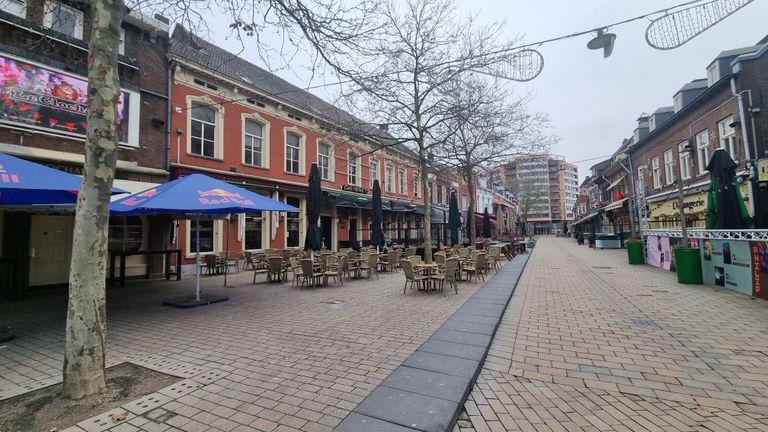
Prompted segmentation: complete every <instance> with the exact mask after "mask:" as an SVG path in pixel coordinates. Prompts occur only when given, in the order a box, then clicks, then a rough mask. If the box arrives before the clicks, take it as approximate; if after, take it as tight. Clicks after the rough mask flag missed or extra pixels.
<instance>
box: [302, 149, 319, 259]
mask: <svg viewBox="0 0 768 432" xmlns="http://www.w3.org/2000/svg"><path fill="white" fill-rule="evenodd" d="M322 201H323V190H322V189H321V188H320V169H319V168H318V167H317V164H316V163H313V164H312V168H310V170H309V187H308V188H307V236H306V237H305V238H304V250H311V251H319V250H320V248H321V247H322V246H323V245H322V242H321V241H320V227H318V226H317V224H318V221H319V220H320V204H321V203H322Z"/></svg>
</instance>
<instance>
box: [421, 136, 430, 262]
mask: <svg viewBox="0 0 768 432" xmlns="http://www.w3.org/2000/svg"><path fill="white" fill-rule="evenodd" d="M419 153H420V156H421V157H420V158H419V164H420V166H419V169H420V170H421V188H422V189H423V190H424V262H425V263H427V264H432V191H431V190H430V189H429V166H428V165H427V158H426V155H423V151H422V152H419Z"/></svg>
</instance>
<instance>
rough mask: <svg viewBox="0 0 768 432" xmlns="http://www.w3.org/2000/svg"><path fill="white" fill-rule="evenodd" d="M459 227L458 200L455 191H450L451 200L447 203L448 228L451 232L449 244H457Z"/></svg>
mask: <svg viewBox="0 0 768 432" xmlns="http://www.w3.org/2000/svg"><path fill="white" fill-rule="evenodd" d="M459 229H461V214H460V213H459V201H458V200H457V199H456V191H451V200H450V203H449V204H448V230H449V231H450V232H451V246H456V245H457V244H459Z"/></svg>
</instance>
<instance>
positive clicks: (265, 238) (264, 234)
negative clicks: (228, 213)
mask: <svg viewBox="0 0 768 432" xmlns="http://www.w3.org/2000/svg"><path fill="white" fill-rule="evenodd" d="M258 213H259V216H258V217H256V216H253V215H254V214H255V212H254V213H245V214H244V215H245V216H244V217H245V218H246V220H245V223H244V224H243V241H242V242H241V245H242V247H243V250H244V251H249V252H256V251H261V250H264V249H265V246H266V245H268V244H269V240H268V236H267V233H268V232H269V225H268V224H267V220H268V218H267V217H266V215H267V214H268V213H269V212H267V211H260V212H258ZM248 218H251V219H254V218H258V219H259V220H260V221H261V222H260V223H261V240H260V241H261V248H257V249H253V248H248V247H247V246H248V245H247V244H246V238H247V236H246V233H247V232H248V231H249V230H248ZM265 225H266V226H265ZM250 231H255V230H250Z"/></svg>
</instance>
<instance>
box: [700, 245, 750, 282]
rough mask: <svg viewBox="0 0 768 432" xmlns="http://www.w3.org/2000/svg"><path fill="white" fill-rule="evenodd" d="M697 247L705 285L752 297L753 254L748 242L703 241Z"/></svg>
mask: <svg viewBox="0 0 768 432" xmlns="http://www.w3.org/2000/svg"><path fill="white" fill-rule="evenodd" d="M699 245H700V247H699V251H700V254H701V270H702V272H703V276H704V283H705V284H707V285H713V286H719V287H723V288H728V289H732V290H734V291H738V292H740V293H742V294H747V295H752V285H753V281H752V279H753V273H752V261H753V260H754V254H753V251H752V250H751V248H750V244H749V242H746V241H736V240H710V239H704V240H701V241H699Z"/></svg>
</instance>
